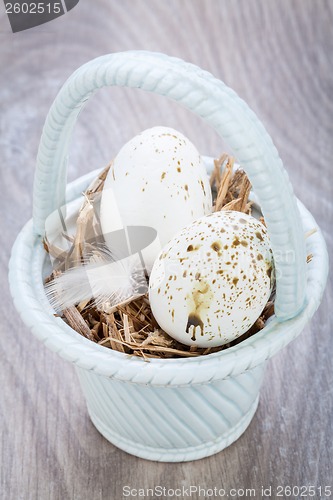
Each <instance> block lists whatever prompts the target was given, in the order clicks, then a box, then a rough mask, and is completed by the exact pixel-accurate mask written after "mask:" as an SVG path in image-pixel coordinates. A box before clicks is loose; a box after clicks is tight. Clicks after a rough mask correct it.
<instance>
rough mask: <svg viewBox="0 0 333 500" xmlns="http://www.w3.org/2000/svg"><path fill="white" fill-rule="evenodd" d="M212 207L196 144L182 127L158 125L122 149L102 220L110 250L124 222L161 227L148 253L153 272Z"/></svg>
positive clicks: (108, 182) (105, 195)
mask: <svg viewBox="0 0 333 500" xmlns="http://www.w3.org/2000/svg"><path fill="white" fill-rule="evenodd" d="M211 211H212V195H211V189H210V185H209V179H208V176H207V173H206V169H205V166H204V164H203V162H202V159H201V156H200V154H199V153H198V151H197V149H196V148H195V147H194V145H193V144H192V143H191V142H190V141H189V139H187V138H186V137H185V136H184V135H183V134H181V133H180V132H177V131H176V130H174V129H172V128H169V127H153V128H151V129H148V130H145V131H144V132H142V133H141V134H139V135H137V136H136V137H134V138H133V139H131V140H130V141H129V142H128V143H127V144H125V145H124V146H123V147H122V149H121V150H120V151H119V153H118V154H117V156H116V158H115V160H114V162H113V165H112V167H111V169H110V171H109V173H108V176H107V178H106V181H105V184H104V188H103V192H102V198H101V208H100V220H101V225H102V230H103V233H104V235H106V236H105V239H106V242H107V244H108V246H109V247H110V248H111V249H112V245H113V241H112V232H113V231H116V230H119V229H121V228H123V227H126V226H141V227H144V226H146V227H150V228H154V229H155V230H156V231H157V241H155V242H154V244H152V245H150V248H148V249H145V251H144V252H143V257H144V260H145V263H146V266H147V269H148V271H150V269H151V267H152V265H153V263H154V260H155V258H156V256H157V255H158V253H159V252H160V250H161V248H162V247H163V246H164V245H165V244H166V243H167V242H168V241H169V240H170V239H171V238H172V237H173V236H174V235H175V234H176V233H177V232H178V231H179V230H180V229H182V228H183V227H185V226H186V225H188V224H189V223H191V222H192V221H194V220H196V219H198V218H200V217H202V216H203V215H206V214H208V213H210V212H211ZM110 233H111V234H110Z"/></svg>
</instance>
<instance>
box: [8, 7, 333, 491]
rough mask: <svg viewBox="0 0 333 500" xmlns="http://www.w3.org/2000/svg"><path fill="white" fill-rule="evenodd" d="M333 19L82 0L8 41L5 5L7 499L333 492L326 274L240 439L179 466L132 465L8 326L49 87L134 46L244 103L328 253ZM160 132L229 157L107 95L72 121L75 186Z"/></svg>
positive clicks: (187, 121) (174, 118)
mask: <svg viewBox="0 0 333 500" xmlns="http://www.w3.org/2000/svg"><path fill="white" fill-rule="evenodd" d="M1 8H2V9H3V7H1ZM332 26H333V2H332V0H326V1H325V0H318V1H317V2H314V1H313V0H293V2H290V1H289V0H279V1H273V0H247V1H244V0H234V1H232V2H231V1H230V2H225V1H222V0H214V1H213V0H210V1H205V2H203V1H201V0H182V1H180V0H168V2H161V1H159V0H149V1H148V0H140V1H139V0H136V1H133V0H122V1H121V2H118V1H116V0H95V1H94V2H84V1H81V2H80V3H79V4H78V6H77V7H75V8H74V9H73V10H72V11H71V12H70V13H68V14H67V15H65V16H63V17H61V18H59V19H57V20H55V21H53V22H51V23H49V24H48V25H44V26H41V27H39V28H34V29H32V30H29V31H27V32H22V33H17V34H15V35H14V34H12V33H11V32H10V30H9V25H8V20H7V19H6V17H5V15H4V14H3V11H1V12H0V68H1V72H0V107H1V110H0V129H1V133H0V165H1V166H0V179H1V187H2V189H1V200H0V204H1V214H3V216H2V218H1V220H0V224H1V239H2V245H1V252H0V278H1V283H2V300H1V304H0V307H1V311H0V313H1V318H2V321H1V336H0V349H1V360H2V362H1V366H0V383H1V391H0V419H1V430H2V431H1V436H0V457H1V470H0V491H1V494H0V496H1V497H3V498H6V499H8V500H11V499H13V500H17V499H24V500H30V499H31V500H35V499H41V500H44V499H52V500H53V499H62V500H64V499H80V500H81V499H84V500H85V499H87V500H101V499H110V498H112V499H115V500H118V499H120V498H123V486H125V485H129V486H130V487H132V488H148V487H153V486H154V485H161V486H165V487H166V488H176V487H179V486H182V485H185V486H190V485H198V486H199V485H200V486H202V487H206V488H209V487H210V488H213V487H215V486H216V487H217V488H221V487H223V488H224V489H226V490H227V491H228V490H229V489H230V488H255V489H256V492H257V496H256V498H260V488H261V485H264V486H265V487H268V486H270V485H271V486H272V487H273V488H276V487H277V486H278V485H282V486H287V485H291V486H293V485H298V486H301V485H314V486H323V487H324V486H325V485H331V486H332V482H333V481H332V480H333V477H332V476H333V475H332V455H333V454H332V451H333V450H332V442H333V419H332V414H333V395H332V387H333V369H332V352H333V336H332V334H331V333H332V328H333V325H332V314H331V312H330V310H331V304H332V298H333V297H332V295H333V293H332V276H331V277H330V282H329V284H328V287H327V289H326V293H325V297H324V300H323V303H322V305H321V307H320V308H319V310H318V312H317V313H316V315H315V318H314V319H313V321H312V322H311V324H310V325H309V326H308V327H307V328H306V329H305V331H304V332H303V333H302V335H301V336H300V337H299V338H298V339H297V340H296V341H295V342H293V343H292V344H291V345H290V346H288V347H287V348H286V349H284V350H283V351H282V352H280V353H279V354H278V355H276V356H275V357H274V358H273V359H272V360H271V362H270V363H269V364H268V367H267V372H266V377H265V381H264V384H263V387H262V391H261V400H260V405H259V409H258V411H257V413H256V416H255V418H254V420H253V421H252V423H251V425H250V427H249V429H248V430H247V432H246V433H245V434H244V435H243V436H242V437H241V438H240V439H239V440H238V441H237V442H236V443H235V444H234V445H232V446H230V447H229V448H228V449H226V450H225V451H223V452H221V453H219V454H217V455H215V456H213V457H210V458H207V459H204V460H201V461H198V462H192V463H187V464H161V463H153V462H147V461H145V460H141V459H137V458H135V457H132V456H130V455H128V454H126V453H124V452H122V451H120V450H118V449H117V448H115V447H114V446H112V445H111V444H109V443H108V442H107V441H106V440H105V439H104V438H102V437H101V436H100V435H99V433H98V432H97V431H96V430H95V428H94V427H93V425H92V424H91V422H90V420H89V417H88V415H87V411H86V408H85V402H84V400H83V396H82V395H81V391H80V387H79V385H78V381H77V379H76V376H75V373H74V370H73V368H72V366H71V365H70V364H67V363H65V362H64V361H63V360H61V359H60V358H59V357H58V356H56V355H55V354H53V353H51V352H50V351H48V350H46V349H45V348H44V347H43V346H42V345H41V344H40V343H39V342H38V341H37V340H35V339H34V338H33V337H32V335H31V333H30V332H29V331H28V329H27V328H26V327H24V326H23V324H22V322H21V321H20V320H18V319H17V314H16V311H15V309H14V306H13V304H12V301H11V298H10V296H9V292H8V287H7V261H8V258H9V254H10V249H11V246H12V243H13V241H14V238H15V236H16V234H17V232H18V231H19V229H20V228H21V226H22V225H23V224H24V222H25V221H26V220H27V218H28V217H29V214H30V212H31V202H32V183H33V174H34V167H35V157H36V153H37V148H38V142H39V138H40V134H41V130H42V126H43V123H44V120H45V116H46V113H47V111H48V109H49V107H50V105H51V103H52V101H53V99H54V97H55V95H56V93H57V91H58V90H59V88H60V86H61V84H62V83H63V82H64V81H65V79H66V78H67V77H68V76H69V75H70V74H71V73H72V72H73V70H75V69H76V68H77V67H78V66H79V65H80V64H82V63H84V62H86V61H88V60H89V59H91V58H93V57H96V56H98V55H101V54H104V53H108V52H115V51H120V50H129V49H133V48H139V49H148V50H157V51H162V52H166V53H168V54H171V55H175V56H179V57H181V58H183V59H185V60H187V61H190V62H193V63H195V64H197V65H199V66H201V67H203V68H205V69H207V70H209V71H211V72H212V73H213V74H214V75H215V76H217V77H219V78H222V79H223V80H224V81H225V82H226V83H227V84H228V85H229V86H231V87H232V88H233V89H234V90H236V92H238V94H239V95H240V96H241V97H242V98H243V99H245V101H246V102H247V103H248V104H249V105H250V106H251V107H252V108H253V110H254V111H255V112H256V113H257V114H258V115H259V117H260V118H261V119H262V121H263V122H264V124H265V126H266V128H267V129H268V131H269V133H270V134H271V136H272V137H273V140H274V142H275V144H276V146H277V148H278V151H279V153H280V155H281V157H282V159H283V161H284V163H285V165H286V168H287V169H288V172H289V174H290V178H291V180H292V182H293V185H294V188H295V192H296V194H297V196H298V197H299V198H300V199H301V200H302V201H303V202H304V203H305V204H306V205H307V206H308V207H309V208H310V209H311V211H312V212H313V214H314V215H315V217H316V219H317V220H318V222H320V225H321V227H322V229H323V231H324V235H325V237H326V241H327V243H328V245H329V249H330V252H331V251H332V246H333V233H332V223H333V217H332V214H333V210H332V198H333V187H332V186H333V182H332V181H333V179H332V176H333V170H332V158H333V141H332V132H333V127H332V112H333V101H332V92H333V60H332V54H333V30H332ZM158 124H164V125H169V126H174V127H175V128H177V129H179V130H181V131H182V132H183V133H185V134H186V135H188V136H189V137H190V138H191V140H192V141H193V142H194V143H195V144H196V145H197V147H198V149H199V150H200V151H201V152H202V153H204V154H211V155H214V156H217V155H219V154H220V153H221V152H222V151H223V150H225V149H226V150H227V151H228V148H227V146H226V145H225V144H224V143H223V141H221V139H220V138H219V137H218V136H217V134H215V133H214V132H212V130H211V129H209V128H208V127H207V126H206V125H205V124H204V123H203V122H202V121H201V120H199V119H198V118H196V117H193V116H192V115H191V114H190V113H189V112H187V111H186V110H184V109H182V108H180V107H179V106H177V105H176V104H175V103H172V102H169V101H167V100H165V99H163V98H161V97H158V96H151V95H149V94H145V93H143V92H140V91H134V90H126V89H118V88H117V89H103V90H102V91H100V92H99V93H98V94H97V95H96V96H95V97H94V99H93V100H92V101H90V102H89V103H88V104H87V107H86V109H85V110H84V112H83V113H82V115H81V116H80V120H79V122H78V124H77V126H76V129H75V132H74V137H73V143H72V146H71V155H70V165H71V171H70V178H71V179H73V178H76V177H77V176H78V175H80V174H83V173H84V172H88V171H89V170H91V169H92V168H97V167H103V166H105V165H107V163H108V162H109V161H110V159H111V158H112V157H113V156H114V155H115V153H116V152H117V150H118V149H119V148H120V147H121V145H122V144H123V143H124V142H125V141H126V140H128V139H129V138H130V137H131V136H133V135H134V134H136V133H137V132H139V131H140V130H143V129H145V128H148V127H150V126H153V125H158ZM192 498H200V497H199V496H198V495H193V496H192ZM272 498H274V495H272ZM316 498H319V495H318V496H317V497H316ZM323 498H324V497H323Z"/></svg>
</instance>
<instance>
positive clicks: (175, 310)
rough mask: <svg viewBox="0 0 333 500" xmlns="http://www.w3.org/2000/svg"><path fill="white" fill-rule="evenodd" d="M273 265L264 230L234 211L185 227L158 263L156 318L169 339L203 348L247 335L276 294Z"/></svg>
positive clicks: (152, 287)
mask: <svg viewBox="0 0 333 500" xmlns="http://www.w3.org/2000/svg"><path fill="white" fill-rule="evenodd" d="M273 281H274V263H273V254H272V249H271V245H270V240H269V237H268V234H267V230H266V228H265V226H264V225H263V224H262V223H261V222H259V221H258V220H257V219H255V218H254V217H252V216H249V215H246V214H243V213H241V212H235V211H221V212H215V213H213V214H211V215H208V216H205V217H202V218H200V219H199V220H196V221H195V222H193V223H192V224H190V225H188V226H187V227H186V228H183V230H182V231H181V232H179V233H178V234H177V235H176V236H175V237H174V238H172V240H171V241H170V242H169V243H168V244H167V245H166V246H165V248H164V249H163V250H162V252H161V253H160V255H159V257H158V258H157V259H156V261H155V264H154V267H153V270H152V273H151V276H150V282H149V299H150V304H151V308H152V311H153V314H154V316H155V318H156V320H157V322H158V324H159V325H160V326H161V328H162V329H163V330H164V331H165V332H167V333H168V334H169V335H170V336H171V337H173V338H175V339H176V340H178V341H179V342H182V343H183V344H186V345H192V344H196V345H198V346H199V347H213V346H218V345H223V344H226V343H228V342H231V341H232V340H234V339H236V338H237V337H239V336H240V335H242V334H243V333H245V332H246V331H247V330H248V329H249V328H250V327H251V326H252V325H253V324H254V322H255V321H256V320H257V318H258V317H259V316H260V314H261V312H262V310H263V308H264V307H265V305H266V303H267V301H268V299H269V296H270V294H271V291H272V287H273Z"/></svg>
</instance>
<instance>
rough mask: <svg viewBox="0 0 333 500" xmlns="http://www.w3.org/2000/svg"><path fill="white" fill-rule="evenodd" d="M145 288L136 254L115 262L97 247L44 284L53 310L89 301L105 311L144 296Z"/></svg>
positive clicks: (111, 255)
mask: <svg viewBox="0 0 333 500" xmlns="http://www.w3.org/2000/svg"><path fill="white" fill-rule="evenodd" d="M147 289H148V285H147V279H146V274H145V268H144V266H143V265H142V262H141V259H140V256H139V254H135V255H130V256H129V257H126V258H121V259H119V260H117V259H116V258H115V255H114V254H111V252H109V251H108V250H107V249H106V248H99V249H98V251H97V252H95V251H94V252H93V253H92V254H91V255H90V256H89V257H85V259H84V261H83V263H82V264H80V265H78V266H75V267H72V268H70V269H68V270H67V271H64V272H63V273H61V274H59V275H56V276H55V277H54V278H53V279H52V280H51V281H49V282H48V283H47V284H46V285H45V291H46V295H47V297H48V299H49V301H50V303H51V305H52V306H53V307H54V309H55V310H57V311H63V310H64V309H67V308H69V307H72V306H74V305H76V304H79V303H80V302H82V301H86V300H91V299H93V301H94V305H95V306H96V307H101V306H102V305H103V304H104V303H106V304H107V305H108V308H110V307H114V306H116V305H118V304H120V303H123V302H126V301H127V300H128V299H130V298H132V297H133V298H135V297H138V296H140V295H144V294H145V293H146V292H147Z"/></svg>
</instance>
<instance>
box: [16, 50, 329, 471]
mask: <svg viewBox="0 0 333 500" xmlns="http://www.w3.org/2000/svg"><path fill="white" fill-rule="evenodd" d="M114 85H118V86H127V87H134V88H141V89H143V90H146V91H150V92H156V93H158V94H161V95H164V96H167V97H169V98H171V99H173V100H176V101H178V102H179V103H181V104H182V105H183V106H185V107H186V108H188V109H189V110H191V111H193V112H194V113H195V114H197V115H198V116H201V117H202V118H203V119H204V120H205V121H206V122H208V123H209V124H210V125H212V126H213V127H214V128H215V129H216V130H217V132H218V133H219V134H220V135H221V136H222V137H224V138H225V139H226V140H227V141H228V143H229V145H230V147H231V148H232V150H233V153H234V154H235V156H236V157H237V160H238V161H239V163H240V164H241V165H242V167H243V168H244V170H245V171H246V173H247V174H248V176H249V179H250V181H251V183H252V185H253V189H254V192H255V195H256V197H257V199H258V202H259V203H260V207H261V210H262V212H263V214H264V217H265V220H266V223H267V227H268V232H269V236H270V239H271V243H272V248H273V254H274V260H275V267H276V276H277V283H276V285H277V292H276V301H275V311H276V314H275V316H273V317H272V318H270V320H269V321H268V322H267V324H266V326H265V327H264V329H263V330H261V331H260V332H258V333H256V334H255V335H253V336H252V337H250V338H248V339H246V340H244V341H243V342H241V343H239V344H237V345H236V346H234V347H230V348H228V349H225V350H222V351H220V352H216V353H214V354H209V355H206V356H199V357H196V358H178V359H151V360H150V361H149V362H147V361H144V360H143V359H142V358H138V357H133V356H132V357H131V356H128V355H127V354H124V353H121V352H117V351H113V350H111V349H107V348H105V347H102V346H100V345H98V344H95V343H93V342H91V341H89V340H87V339H86V338H84V337H82V336H81V335H79V334H78V333H77V332H75V331H74V330H73V329H72V328H70V327H69V326H68V325H67V324H66V323H65V322H64V321H63V320H62V319H61V318H59V317H56V316H55V315H54V313H55V311H54V310H53V309H52V308H51V306H50V304H49V302H48V300H47V298H46V295H45V291H44V286H43V277H44V274H45V273H44V272H43V270H44V267H45V265H46V262H47V259H48V256H47V254H46V252H45V250H44V248H43V244H42V240H43V236H44V223H45V220H46V218H47V216H48V215H49V214H50V213H51V212H53V211H54V210H55V209H57V208H58V207H60V206H62V205H63V204H64V200H65V199H66V201H72V200H75V199H76V198H78V197H79V196H80V195H81V193H82V191H83V190H85V189H86V188H87V186H88V184H89V182H90V181H91V179H92V178H93V175H94V174H95V173H91V174H88V175H86V176H84V177H81V178H79V179H77V180H76V181H74V182H73V183H71V184H69V185H68V186H67V187H66V181H65V179H66V168H67V162H66V158H67V154H68V144H69V141H70V137H71V132H72V129H73V127H74V124H75V121H76V119H77V116H78V113H79V111H80V109H81V108H82V107H83V105H84V103H85V102H86V101H87V98H88V97H89V96H90V95H91V94H93V93H94V91H95V90H97V89H99V88H101V87H104V86H114ZM314 228H315V229H316V232H315V233H314V234H312V235H311V236H310V237H309V238H307V239H306V240H305V237H304V234H305V233H306V232H308V231H311V230H313V229H314ZM309 254H311V256H312V259H311V260H310V262H309V263H306V255H309ZM9 267H10V273H9V281H10V288H11V293H12V296H13V299H14V303H15V306H16V308H17V310H18V311H19V313H20V315H21V317H22V320H23V321H24V322H25V324H26V325H27V326H29V328H31V330H32V332H33V333H34V335H36V336H37V337H38V338H39V339H40V340H41V341H42V342H43V343H44V344H45V345H46V346H47V347H49V348H50V349H52V350H53V351H56V352H57V353H58V354H59V355H60V356H61V357H62V358H64V359H67V360H69V361H71V362H72V363H73V364H74V365H75V368H76V371H77V374H78V377H79V379H80V383H81V387H82V390H83V393H84V395H85V397H86V401H87V407H88V411H89V415H90V417H91V420H92V422H93V423H94V425H95V426H96V428H97V429H98V430H99V431H100V432H101V434H103V436H105V438H106V439H108V440H109V441H110V442H111V443H113V444H114V445H116V446H118V447H119V448H121V449H123V450H125V451H126V452H128V453H131V454H133V455H136V456H139V457H143V458H146V459H149V460H158V461H166V462H182V461H189V460H196V459H199V458H202V457H206V456H209V455H212V454H214V453H217V452H219V451H220V450H222V449H223V448H225V447H227V446H228V445H230V444H231V443H232V442H234V441H235V440H236V439H237V438H238V437H239V436H240V435H241V434H242V433H243V432H244V431H245V429H246V428H247V427H248V425H249V423H250V422H251V419H252V417H253V415H254V413H255V411H256V408H257V405H258V401H259V390H260V385H261V382H262V379H263V374H264V368H265V363H266V361H267V360H268V359H269V358H270V357H271V356H273V355H274V354H275V353H276V352H278V351H279V350H280V349H281V348H282V347H284V346H285V345H287V344H288V343H289V342H290V341H292V340H293V339H294V338H295V337H296V336H297V335H298V334H299V333H300V332H301V331H302V330H303V328H304V326H305V325H306V323H307V322H308V321H309V319H310V318H311V317H312V315H313V314H314V312H315V311H316V309H317V307H318V306H319V303H320V300H321V297H322V294H323V290H324V287H325V283H326V279H327V273H328V257H327V250H326V245H325V241H324V239H323V236H322V234H321V231H320V229H319V228H318V226H317V224H316V222H315V220H314V219H313V217H312V215H311V214H310V213H309V211H308V210H307V209H306V208H305V207H304V206H303V205H302V204H301V203H300V202H299V201H298V200H296V198H295V196H294V194H293V191H292V188H291V186H290V183H289V181H288V177H287V175H286V172H285V171H284V169H283V166H282V163H281V160H280V159H279V156H278V154H277V151H276V149H275V147H274V146H273V144H272V142H271V140H270V138H269V136H268V134H267V132H266V131H265V129H264V128H263V126H262V125H261V124H260V122H259V121H258V119H257V118H256V116H255V115H254V114H253V112H252V111H250V110H249V108H248V107H247V105H246V104H245V103H244V102H243V101H242V100H241V99H239V97H237V95H236V94H235V93H234V92H233V91H232V90H230V89H229V88H228V87H226V86H225V85H224V84H223V83H222V82H221V81H219V80H217V79H215V78H214V77H213V76H212V75H210V74H209V73H207V72H205V71H203V70H201V69H199V68H197V67H195V66H193V65H191V64H188V63H185V62H183V61H181V60H179V59H175V58H170V57H168V56H165V55H163V54H157V53H150V52H144V51H130V52H124V53H118V54H110V55H107V56H103V57H100V58H98V59H95V60H93V61H91V62H89V63H87V64H86V65H84V66H82V67H81V68H79V69H78V70H77V71H76V72H75V73H74V74H73V75H72V77H71V78H70V79H69V80H68V81H67V82H66V83H65V85H64V86H63V88H62V89H61V91H60V92H59V94H58V96H57V98H56V100H55V102H54V103H53V105H52V107H51V110H50V112H49V115H48V117H47V120H46V123H45V127H44V130H43V135H42V138H41V143H40V147H39V153H38V159H37V171H36V177H35V185H34V212H33V219H32V220H30V221H29V222H28V223H27V224H26V225H25V227H24V228H23V229H22V231H21V232H20V234H19V235H18V237H17V240H16V242H15V244H14V247H13V250H12V256H11V260H10V265H9Z"/></svg>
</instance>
